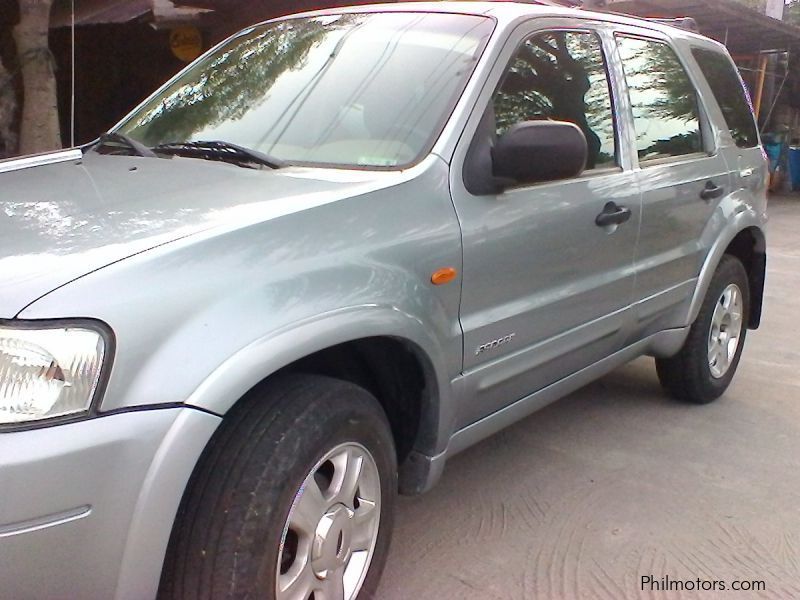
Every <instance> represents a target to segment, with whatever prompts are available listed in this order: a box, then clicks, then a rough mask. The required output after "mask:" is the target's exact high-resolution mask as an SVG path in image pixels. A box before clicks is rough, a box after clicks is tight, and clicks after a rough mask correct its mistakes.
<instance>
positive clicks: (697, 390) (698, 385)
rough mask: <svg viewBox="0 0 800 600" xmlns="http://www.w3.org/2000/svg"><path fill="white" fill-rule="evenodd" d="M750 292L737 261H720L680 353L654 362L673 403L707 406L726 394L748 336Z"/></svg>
mask: <svg viewBox="0 0 800 600" xmlns="http://www.w3.org/2000/svg"><path fill="white" fill-rule="evenodd" d="M749 310H750V291H749V285H748V279H747V272H746V271H745V269H744V266H743V265H742V263H741V261H739V260H738V259H737V258H736V257H734V256H731V255H728V254H726V255H724V256H723V257H722V260H721V261H720V263H719V265H718V266H717V270H716V271H715V272H714V276H713V277H712V279H711V283H710V285H709V288H708V291H707V292H706V296H705V298H704V299H703V304H702V305H701V307H700V312H699V313H698V315H697V319H695V321H694V323H693V324H692V326H691V328H690V330H689V335H688V337H687V338H686V341H685V342H684V344H683V347H682V348H681V350H680V351H679V352H678V354H676V355H675V356H673V357H671V358H657V359H656V371H657V372H658V379H659V381H660V382H661V385H662V386H663V387H664V388H665V389H666V390H667V391H668V392H669V393H670V395H672V396H673V397H675V398H677V399H679V400H684V401H686V402H693V403H696V404H707V403H709V402H712V401H714V400H716V399H717V398H719V397H720V396H721V395H722V394H723V392H725V390H726V389H727V387H728V385H729V384H730V382H731V380H732V379H733V376H734V374H735V373H736V367H737V366H738V365H739V359H740V358H741V355H742V349H743V348H744V341H745V337H746V335H747V322H748V315H749Z"/></svg>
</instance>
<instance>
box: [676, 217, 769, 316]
mask: <svg viewBox="0 0 800 600" xmlns="http://www.w3.org/2000/svg"><path fill="white" fill-rule="evenodd" d="M726 254H728V255H731V256H735V257H736V258H738V259H739V260H740V261H741V262H742V264H743V265H744V268H745V270H746V271H747V278H748V282H749V287H750V290H749V291H750V315H749V319H748V323H747V327H748V329H757V328H758V327H759V325H760V324H761V311H762V306H763V300H764V281H765V278H766V265H767V250H766V236H765V235H764V231H763V229H762V228H761V226H760V224H752V223H742V224H740V226H739V227H737V228H731V229H729V230H728V234H727V235H724V236H720V237H719V238H718V240H717V243H716V244H714V246H713V247H712V249H711V251H710V252H709V253H708V255H707V256H706V260H705V262H704V263H703V266H702V268H701V270H700V275H699V277H698V282H697V286H696V288H695V292H694V296H693V297H692V301H691V305H690V309H689V315H688V317H689V318H688V320H687V324H691V323H693V322H694V320H695V319H696V318H697V315H698V313H699V312H700V306H701V305H702V303H703V298H704V297H705V294H706V292H707V290H708V286H709V285H710V283H711V278H712V277H713V275H714V271H715V270H716V268H717V265H719V262H720V260H722V257H723V256H724V255H726Z"/></svg>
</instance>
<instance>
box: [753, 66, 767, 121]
mask: <svg viewBox="0 0 800 600" xmlns="http://www.w3.org/2000/svg"><path fill="white" fill-rule="evenodd" d="M768 58H769V57H768V56H767V55H766V54H762V55H761V64H760V65H759V67H758V82H757V83H756V98H755V105H754V106H753V110H754V111H755V113H756V119H758V117H759V116H760V114H761V99H762V96H763V95H764V80H765V79H766V76H767V60H768Z"/></svg>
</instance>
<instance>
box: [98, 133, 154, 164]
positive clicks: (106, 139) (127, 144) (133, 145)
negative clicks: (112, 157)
mask: <svg viewBox="0 0 800 600" xmlns="http://www.w3.org/2000/svg"><path fill="white" fill-rule="evenodd" d="M100 146H110V147H113V148H119V147H123V148H127V149H128V150H133V153H134V154H135V155H136V156H146V157H148V158H156V157H157V155H156V153H155V152H153V151H152V150H150V148H148V147H147V146H145V145H144V144H142V143H141V142H137V141H136V140H135V139H133V138H132V137H130V136H129V135H125V134H124V133H119V132H117V131H109V132H107V133H104V134H102V135H101V136H100V137H99V138H98V140H97V145H96V146H95V147H96V148H97V147H100Z"/></svg>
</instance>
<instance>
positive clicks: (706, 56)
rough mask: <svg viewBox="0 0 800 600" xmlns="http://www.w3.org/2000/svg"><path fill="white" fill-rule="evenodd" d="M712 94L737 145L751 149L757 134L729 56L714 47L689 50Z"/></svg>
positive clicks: (745, 96)
mask: <svg viewBox="0 0 800 600" xmlns="http://www.w3.org/2000/svg"><path fill="white" fill-rule="evenodd" d="M692 54H693V55H694V58H695V60H696V61H697V64H698V65H700V70H701V71H702V72H703V75H704V76H705V78H706V80H707V81H708V85H709V86H710V87H711V91H712V92H714V97H715V98H716V99H717V104H719V107H720V109H722V114H723V116H724V117H725V123H726V124H727V125H728V129H730V131H731V135H732V136H733V139H734V140H735V141H736V145H737V146H739V147H740V148H752V147H753V146H757V145H758V133H757V131H756V124H755V120H754V119H753V113H752V110H751V108H750V101H749V99H748V97H747V95H746V94H747V92H746V91H745V87H744V84H743V83H742V80H741V79H740V78H739V74H738V73H737V72H736V70H735V69H734V66H733V64H732V63H731V61H730V60H728V57H727V56H725V55H724V54H720V53H719V52H714V51H713V50H704V49H702V48H694V49H693V50H692Z"/></svg>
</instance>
